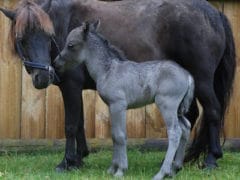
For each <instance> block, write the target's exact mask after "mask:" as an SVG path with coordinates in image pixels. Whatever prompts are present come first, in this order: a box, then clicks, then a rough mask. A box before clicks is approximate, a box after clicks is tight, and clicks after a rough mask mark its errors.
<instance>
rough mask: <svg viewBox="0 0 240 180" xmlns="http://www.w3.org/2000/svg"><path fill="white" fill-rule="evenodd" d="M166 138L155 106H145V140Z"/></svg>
mask: <svg viewBox="0 0 240 180" xmlns="http://www.w3.org/2000/svg"><path fill="white" fill-rule="evenodd" d="M164 137H167V129H166V127H165V124H164V121H163V118H162V116H161V114H160V111H159V109H158V108H157V106H156V105H155V104H152V105H148V106H146V138H164Z"/></svg>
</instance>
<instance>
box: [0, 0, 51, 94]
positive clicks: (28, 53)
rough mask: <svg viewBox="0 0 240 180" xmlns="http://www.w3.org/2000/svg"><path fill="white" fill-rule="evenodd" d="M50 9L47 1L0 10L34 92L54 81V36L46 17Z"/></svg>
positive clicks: (23, 3)
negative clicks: (52, 63)
mask: <svg viewBox="0 0 240 180" xmlns="http://www.w3.org/2000/svg"><path fill="white" fill-rule="evenodd" d="M50 6H51V0H47V1H46V2H45V3H44V4H42V5H41V6H40V5H37V4H36V3H34V2H33V1H31V0H26V1H22V2H21V3H20V4H19V5H18V7H17V8H16V9H15V10H14V11H11V10H7V9H2V8H1V9H0V10H1V11H2V12H3V13H4V14H5V15H6V16H7V17H8V18H9V19H11V21H12V26H11V38H12V42H13V44H14V47H15V51H16V52H17V54H18V55H19V56H20V58H21V59H22V61H23V63H24V65H25V67H26V70H27V72H28V73H29V74H30V75H31V77H32V82H33V85H34V86H35V87H36V88H37V89H42V88H46V87H47V86H48V85H49V84H51V83H52V82H53V81H54V75H55V72H54V69H53V68H52V66H51V57H50V50H51V41H52V37H53V36H54V27H53V24H52V22H51V20H50V17H49V15H48V14H47V11H48V10H49V8H50Z"/></svg>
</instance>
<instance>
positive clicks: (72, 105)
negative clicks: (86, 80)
mask: <svg viewBox="0 0 240 180" xmlns="http://www.w3.org/2000/svg"><path fill="white" fill-rule="evenodd" d="M79 84H80V83H77V84H76V83H74V82H72V81H67V82H65V83H63V84H61V86H60V89H61V92H62V96H63V101H64V108H65V135H66V147H65V155H64V158H63V160H62V162H61V163H60V164H59V165H58V166H57V167H56V170H57V171H60V172H61V171H64V170H71V169H75V168H79V167H80V166H81V165H82V158H83V156H84V155H87V154H88V148H87V144H86V139H85V132H84V127H83V125H84V119H83V101H82V86H81V85H79ZM76 140H77V151H76Z"/></svg>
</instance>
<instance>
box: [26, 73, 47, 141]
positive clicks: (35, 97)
mask: <svg viewBox="0 0 240 180" xmlns="http://www.w3.org/2000/svg"><path fill="white" fill-rule="evenodd" d="M45 96H46V90H45V89H44V90H37V89H35V88H34V87H33V84H32V79H31V77H30V76H29V75H28V74H27V73H26V71H25V69H23V79H22V122H21V138H24V139H25V138H26V139H37V138H45V116H46V114H45V112H46V109H45V107H46V106H45V104H46V98H45Z"/></svg>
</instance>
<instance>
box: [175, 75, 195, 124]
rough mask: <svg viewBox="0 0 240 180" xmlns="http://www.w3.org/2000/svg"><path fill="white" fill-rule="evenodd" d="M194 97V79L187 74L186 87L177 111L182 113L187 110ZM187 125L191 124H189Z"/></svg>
mask: <svg viewBox="0 0 240 180" xmlns="http://www.w3.org/2000/svg"><path fill="white" fill-rule="evenodd" d="M193 97H194V80H193V77H192V76H191V75H189V76H188V89H187V92H186V94H185V96H184V97H183V100H182V102H181V104H180V106H179V110H178V113H180V114H182V115H184V114H186V113H187V112H188V110H189V108H190V106H191V103H192V100H193ZM189 126H191V125H190V124H189Z"/></svg>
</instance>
